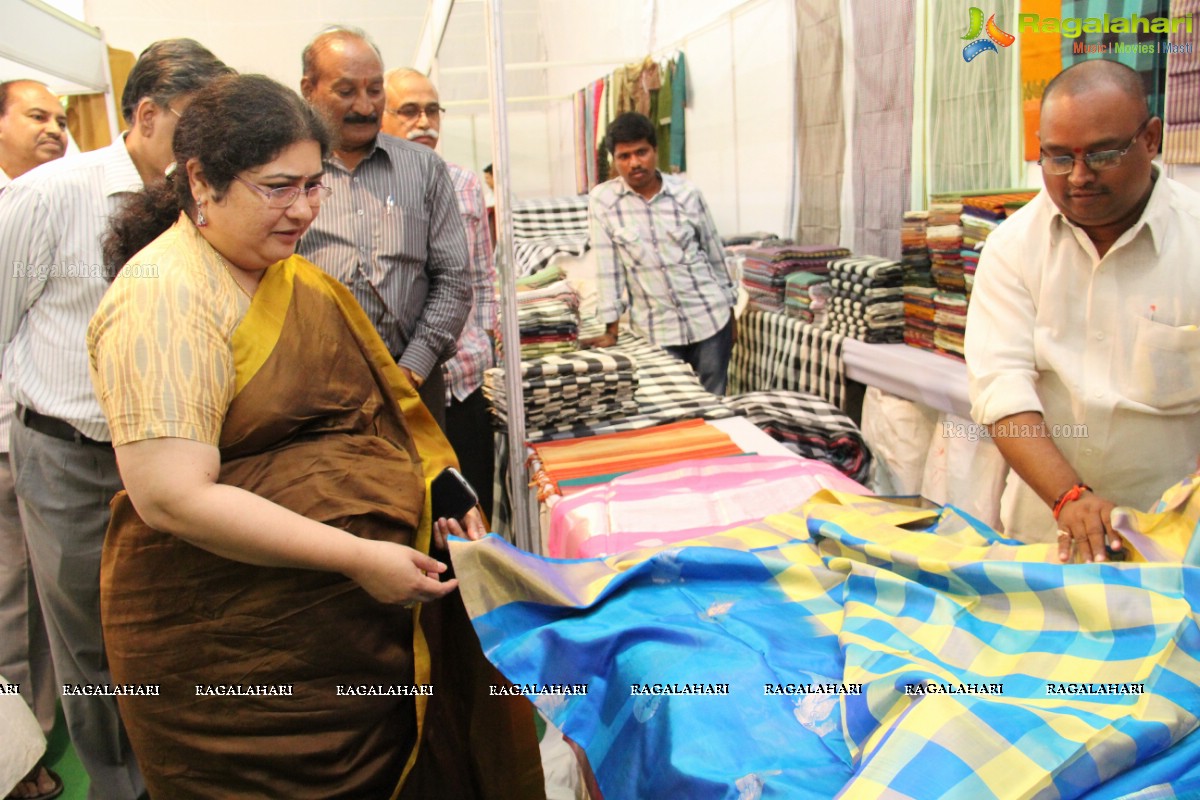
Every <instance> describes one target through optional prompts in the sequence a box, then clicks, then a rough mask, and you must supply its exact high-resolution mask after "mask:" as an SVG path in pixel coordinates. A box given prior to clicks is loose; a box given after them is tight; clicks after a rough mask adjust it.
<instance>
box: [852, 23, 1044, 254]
mask: <svg viewBox="0 0 1200 800" xmlns="http://www.w3.org/2000/svg"><path fill="white" fill-rule="evenodd" d="M926 2H927V6H926V8H927V11H926V13H927V14H928V16H929V20H930V29H931V31H932V33H931V36H930V51H929V70H928V78H929V84H930V87H929V105H928V108H929V113H930V114H931V115H932V114H934V113H935V110H936V119H931V124H930V125H929V126H928V131H929V134H928V135H929V162H928V178H929V180H928V187H929V193H930V194H938V193H940V192H950V191H959V192H969V191H976V190H982V189H989V188H992V187H996V186H1011V185H1012V176H1013V171H1014V168H1015V167H1016V164H1015V161H1014V158H1013V126H1012V113H1013V107H1012V97H1013V82H1014V80H1015V76H1014V75H1013V67H1014V64H1013V62H1012V59H1013V58H1015V57H1016V56H1015V55H1014V53H1013V52H1012V49H1011V48H1007V47H1002V48H995V47H993V48H992V49H991V51H982V52H980V53H979V54H978V55H977V56H975V57H974V58H972V59H971V61H969V62H968V61H966V60H965V58H966V56H965V55H964V50H963V39H962V37H963V34H964V31H965V28H966V25H967V14H966V9H965V7H964V4H959V3H942V2H936V1H930V0H926ZM993 8H994V13H995V24H996V25H998V26H999V27H1000V28H1001V30H1002V31H1006V32H1009V31H1015V30H1017V26H1016V24H1015V23H1016V21H1017V3H1016V0H1000V1H999V2H996V3H995V4H994V5H993ZM1063 13H1064V14H1066V13H1067V10H1066V3H1064V4H1063ZM966 32H968V33H969V31H966ZM896 219H899V214H897V217H896ZM856 250H857V248H856ZM868 252H869V251H868Z"/></svg>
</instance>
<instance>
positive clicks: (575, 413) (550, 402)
mask: <svg viewBox="0 0 1200 800" xmlns="http://www.w3.org/2000/svg"><path fill="white" fill-rule="evenodd" d="M636 368H637V364H636V362H635V361H634V360H633V359H632V358H630V357H629V356H627V355H625V354H622V353H613V352H610V351H607V350H582V351H579V352H577V353H564V354H555V355H548V356H545V357H543V358H539V359H536V360H530V361H522V362H521V392H522V395H523V397H524V401H525V424H526V426H528V427H529V428H533V429H536V428H541V427H545V426H548V425H555V424H558V423H561V422H564V421H571V422H572V423H588V422H596V421H601V420H608V419H612V418H614V417H623V416H626V415H628V414H631V413H636V412H637V408H638V406H637V402H636V401H635V400H634V394H635V392H636V389H637V375H636ZM483 394H484V397H485V398H486V399H487V401H488V403H489V404H490V405H491V409H492V414H493V418H494V421H495V422H496V424H497V425H500V426H503V425H505V424H507V420H508V406H509V402H508V393H507V387H506V386H505V379H504V369H503V368H502V367H493V368H492V369H489V370H487V371H486V372H484V373H483Z"/></svg>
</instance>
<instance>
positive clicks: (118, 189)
mask: <svg viewBox="0 0 1200 800" xmlns="http://www.w3.org/2000/svg"><path fill="white" fill-rule="evenodd" d="M141 189H142V179H141V176H140V175H138V171H137V168H136V167H135V166H134V165H133V161H132V160H131V159H130V158H129V151H128V150H126V149H125V140H124V138H121V139H119V140H117V141H116V142H114V143H113V144H111V145H109V146H108V147H104V148H101V149H99V150H93V151H91V152H90V153H81V154H79V155H76V156H67V157H65V158H60V159H58V160H56V161H51V162H49V163H47V164H43V165H42V166H40V167H37V168H36V169H33V170H30V171H29V172H27V173H25V174H24V175H22V176H21V177H19V178H17V179H16V180H15V181H13V182H12V183H10V184H9V185H8V187H7V188H6V189H5V190H4V192H3V193H0V269H2V270H3V277H2V278H0V364H3V368H2V369H3V373H4V385H5V386H6V387H7V389H8V391H9V393H10V394H11V395H12V397H13V399H14V400H16V401H17V402H18V403H20V404H21V405H24V406H28V407H29V408H32V409H34V410H35V411H39V412H41V413H42V414H47V415H49V416H52V417H58V418H59V419H63V420H66V421H67V422H69V423H71V424H72V425H74V426H75V427H76V428H77V429H78V430H79V431H80V432H81V433H83V435H85V436H88V437H90V438H92V439H97V440H101V441H108V440H109V438H110V437H109V433H108V423H107V422H106V421H105V419H104V414H103V413H102V412H101V410H100V403H99V402H98V401H97V400H96V395H95V392H94V391H93V389H92V380H91V377H90V376H89V373H88V351H87V327H88V322H89V321H90V320H91V318H92V314H93V313H94V312H95V311H96V307H97V306H98V305H99V304H100V299H101V298H102V297H103V296H104V293H105V292H106V291H107V290H108V285H109V282H108V279H107V277H105V274H106V270H105V268H104V265H103V256H102V255H101V250H100V237H101V236H102V235H103V234H104V231H105V229H106V228H107V226H108V219H109V216H110V215H111V214H112V213H113V212H114V211H116V210H117V208H118V207H119V206H120V204H121V202H122V201H123V200H124V199H125V198H126V196H127V193H130V192H137V191H140V190H141Z"/></svg>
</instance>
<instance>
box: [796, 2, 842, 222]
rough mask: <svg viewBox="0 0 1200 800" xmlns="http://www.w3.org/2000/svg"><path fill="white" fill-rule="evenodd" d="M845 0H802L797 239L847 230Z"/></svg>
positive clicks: (798, 55)
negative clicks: (844, 186) (844, 209)
mask: <svg viewBox="0 0 1200 800" xmlns="http://www.w3.org/2000/svg"><path fill="white" fill-rule="evenodd" d="M839 6H840V3H839V0H803V2H801V0H797V2H796V118H797V119H796V158H797V163H798V164H799V186H798V187H797V188H798V189H799V192H800V213H799V219H798V220H797V225H796V241H797V242H800V243H801V244H817V243H820V242H836V241H838V240H839V239H840V238H841V235H842V221H841V196H842V162H843V160H844V150H845V146H846V142H845V139H846V133H845V124H844V120H843V109H842V20H841V13H840V11H839Z"/></svg>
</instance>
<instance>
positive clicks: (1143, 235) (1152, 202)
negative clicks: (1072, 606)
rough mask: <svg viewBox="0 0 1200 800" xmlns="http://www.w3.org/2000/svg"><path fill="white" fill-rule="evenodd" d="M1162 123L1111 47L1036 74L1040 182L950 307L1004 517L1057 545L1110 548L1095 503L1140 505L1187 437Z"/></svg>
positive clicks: (1193, 383) (1182, 287) (1062, 553)
mask: <svg viewBox="0 0 1200 800" xmlns="http://www.w3.org/2000/svg"><path fill="white" fill-rule="evenodd" d="M1162 130H1163V123H1162V120H1160V119H1158V118H1157V117H1155V116H1153V115H1152V114H1151V113H1150V111H1149V108H1148V105H1147V102H1146V92H1145V89H1144V86H1143V83H1142V78H1141V76H1140V75H1139V74H1138V73H1137V72H1135V71H1134V70H1132V69H1130V68H1129V67H1126V66H1124V65H1122V64H1120V63H1118V62H1115V61H1107V60H1100V59H1097V60H1092V61H1085V62H1083V63H1080V64H1077V65H1075V66H1073V67H1071V68H1070V69H1067V70H1064V71H1063V72H1062V73H1060V74H1059V75H1058V76H1057V77H1056V78H1055V79H1054V80H1053V81H1051V82H1050V84H1049V85H1047V87H1046V90H1045V92H1044V93H1043V95H1042V110H1041V128H1040V131H1039V136H1040V138H1041V159H1040V161H1039V163H1040V164H1041V167H1042V178H1043V181H1044V183H1045V189H1044V190H1043V191H1042V192H1041V193H1040V194H1038V196H1037V197H1036V198H1034V200H1033V201H1032V202H1030V203H1029V204H1028V205H1027V206H1025V207H1024V208H1022V209H1021V210H1020V211H1018V212H1017V213H1016V214H1014V215H1013V216H1012V218H1011V219H1008V220H1006V221H1005V222H1004V224H1002V225H1001V226H1000V227H999V228H998V229H997V230H996V231H995V233H993V234H992V235H991V236H989V237H988V240H987V247H986V248H985V249H984V251H983V255H982V257H981V259H980V264H979V272H978V277H977V278H976V281H975V287H974V291H973V296H972V298H971V305H970V309H969V312H968V315H967V337H966V355H967V368H968V374H969V380H970V384H969V385H970V392H971V402H972V409H971V411H972V415H973V416H974V418H975V419H976V421H978V422H980V423H983V424H986V425H989V426H991V431H992V437H993V439H994V441H995V442H996V445H997V446H998V447H999V449H1000V452H1001V453H1002V454H1003V455H1004V457H1005V459H1006V460H1007V461H1008V463H1009V465H1010V466H1011V467H1012V470H1013V472H1012V473H1011V474H1010V475H1009V480H1008V486H1007V487H1006V489H1005V492H1004V496H1003V498H1002V500H1001V507H1000V511H1001V519H1002V522H1003V524H1004V529H1005V532H1006V534H1007V535H1009V536H1012V537H1015V538H1018V539H1021V540H1024V541H1031V542H1034V541H1045V542H1050V541H1055V540H1056V539H1057V542H1058V551H1059V558H1060V559H1061V560H1063V561H1067V560H1068V559H1070V558H1071V557H1072V553H1074V555H1075V556H1076V557H1077V558H1079V559H1082V560H1085V561H1104V560H1107V559H1108V558H1110V557H1112V556H1113V555H1115V554H1116V553H1119V552H1120V550H1121V547H1122V544H1121V540H1120V538H1119V537H1118V536H1117V535H1116V534H1115V533H1113V530H1112V521H1111V513H1112V510H1113V507H1114V506H1115V505H1124V506H1133V507H1134V508H1137V509H1140V510H1143V511H1145V510H1148V509H1149V508H1150V507H1151V506H1152V505H1154V503H1155V502H1156V501H1157V500H1158V498H1159V497H1160V496H1161V494H1162V492H1163V491H1164V490H1165V489H1167V488H1168V487H1170V486H1171V485H1173V484H1175V483H1177V482H1178V481H1180V480H1181V479H1183V478H1184V477H1185V476H1187V475H1188V474H1189V473H1191V472H1192V471H1193V470H1194V469H1195V468H1196V456H1197V454H1198V453H1200V424H1197V417H1196V415H1197V413H1198V412H1200V331H1197V325H1200V269H1197V268H1196V259H1197V254H1198V253H1200V195H1198V194H1197V193H1196V192H1194V191H1192V190H1190V189H1188V188H1187V187H1185V186H1183V185H1181V184H1179V183H1177V182H1176V181H1173V180H1171V179H1170V178H1168V177H1166V176H1165V175H1163V174H1162V171H1161V170H1160V169H1159V168H1158V167H1157V166H1155V165H1154V163H1153V161H1152V159H1153V158H1154V157H1155V156H1156V155H1157V154H1158V152H1159V141H1160V138H1161V136H1162ZM1106 546H1107V548H1108V550H1109V551H1111V552H1106Z"/></svg>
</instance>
